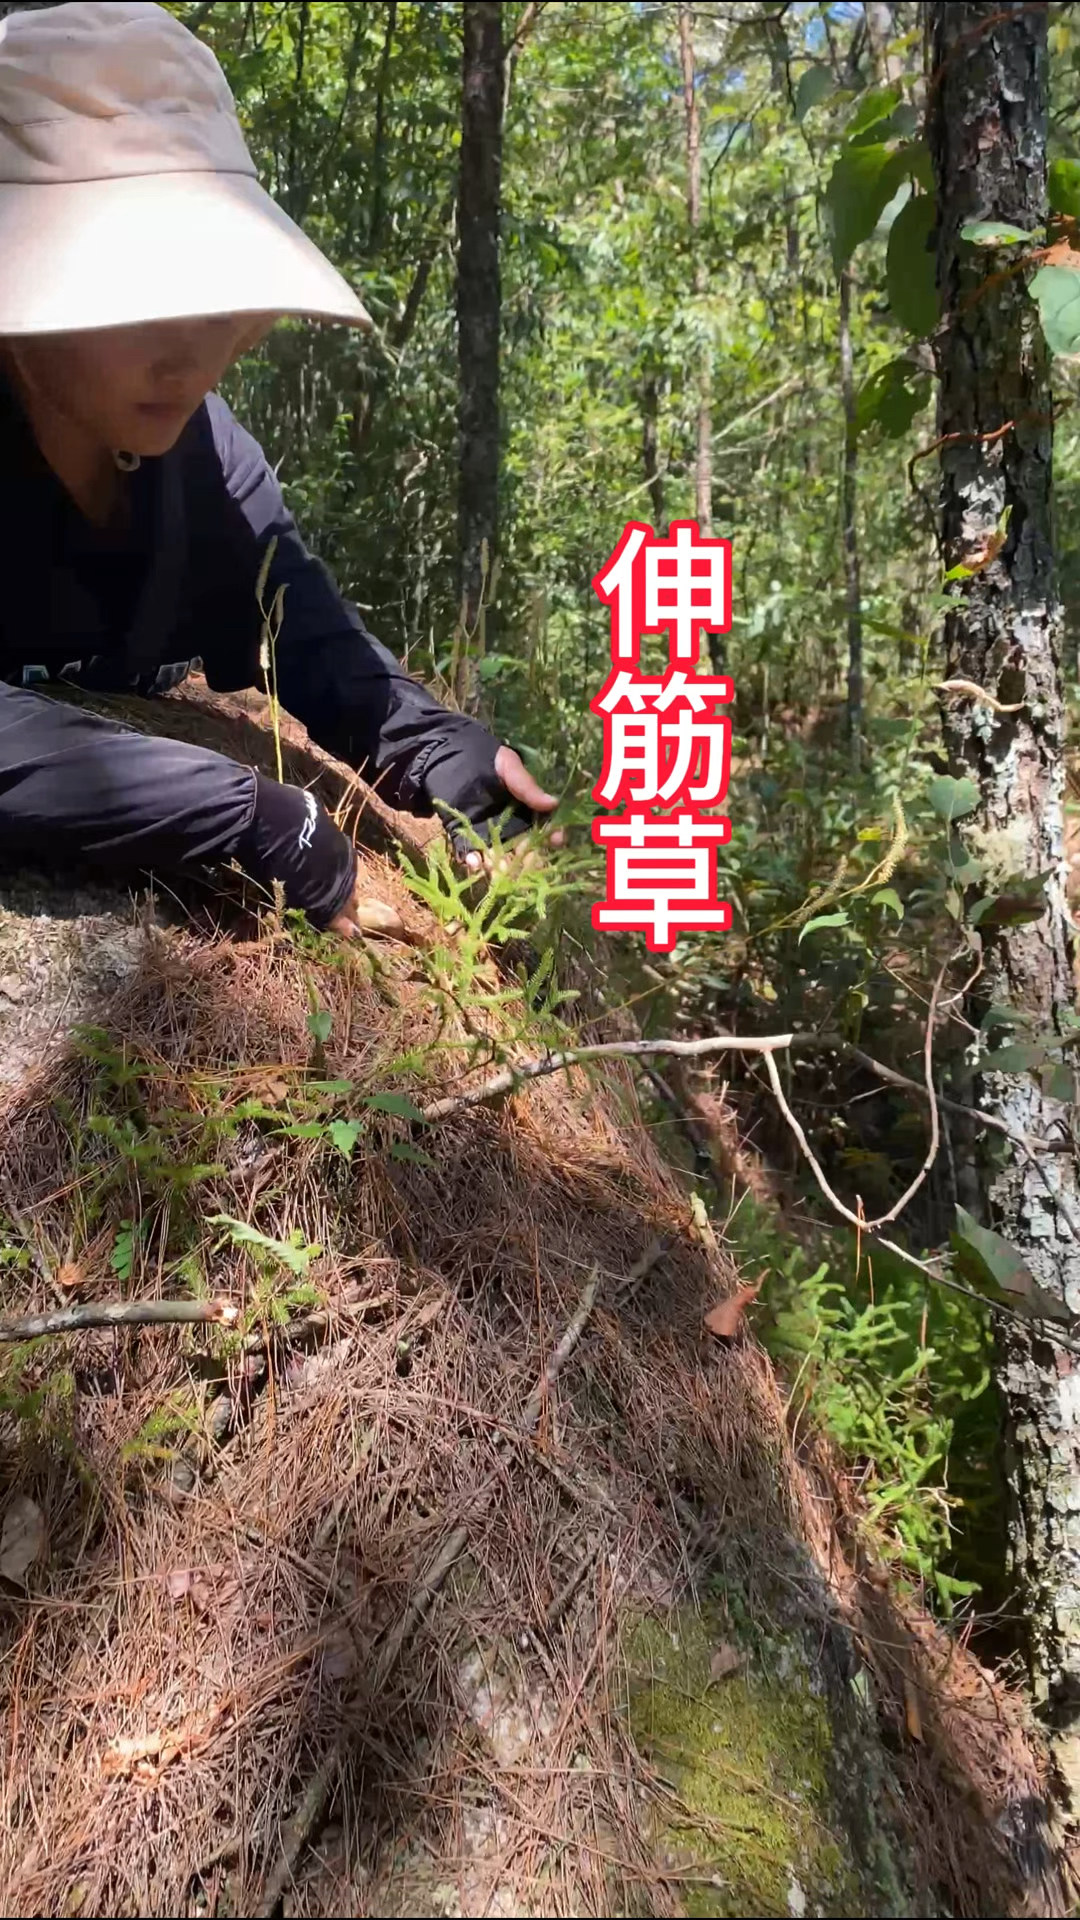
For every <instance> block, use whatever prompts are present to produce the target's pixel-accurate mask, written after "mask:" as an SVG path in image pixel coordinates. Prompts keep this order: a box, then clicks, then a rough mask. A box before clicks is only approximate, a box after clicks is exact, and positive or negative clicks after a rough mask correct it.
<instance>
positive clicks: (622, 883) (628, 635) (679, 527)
mask: <svg viewBox="0 0 1080 1920" xmlns="http://www.w3.org/2000/svg"><path fill="white" fill-rule="evenodd" d="M593 588H594V590H595V592H596V593H597V595H598V597H599V598H600V599H601V600H602V601H603V602H604V604H605V605H606V606H607V607H608V609H609V613H610V619H611V642H610V645H611V662H612V672H611V673H610V674H609V676H608V678H607V680H606V681H605V684H604V686H603V687H602V689H601V691H600V693H599V694H597V696H596V698H595V699H594V700H593V701H592V702H591V708H592V711H593V712H594V713H596V714H599V715H600V717H601V718H602V720H603V722H604V759H603V768H602V771H601V775H600V778H599V780H598V781H597V783H596V785H595V787H594V788H593V798H594V799H595V800H597V801H598V802H599V803H600V804H601V805H602V806H604V807H608V808H610V807H622V808H624V809H625V811H624V812H623V814H622V815H620V816H618V817H615V818H606V819H605V818H599V819H597V820H596V821H594V823H593V838H594V840H595V841H596V842H597V844H598V845H603V846H605V847H606V849H607V893H606V896H605V898H604V900H603V901H601V902H600V903H598V904H597V905H596V906H594V908H593V913H592V918H593V925H594V927H596V928H597V929H600V928H604V929H618V930H626V931H633V930H640V931H643V932H644V933H645V935H646V941H647V944H648V945H649V947H650V948H652V949H653V951H656V952H665V951H670V949H671V948H672V947H673V946H674V945H675V942H676V940H677V938H678V935H679V933H680V932H681V931H684V930H691V929H710V930H713V931H724V930H726V929H727V928H728V927H729V926H730V924H731V909H730V907H729V906H728V905H727V904H726V903H725V902H722V901H719V902H718V901H717V899H716V854H717V848H718V846H722V845H724V844H725V843H726V842H727V841H728V840H729V839H730V834H731V828H730V823H729V822H728V821H727V820H726V819H724V818H722V817H721V816H718V815H717V814H716V813H715V812H714V811H710V810H713V809H715V808H717V807H719V806H720V805H721V804H722V802H723V800H724V798H725V796H726V794H727V787H728V777H729V773H730V764H731V722H730V720H729V719H728V718H727V716H726V715H724V714H721V713H719V712H718V711H717V709H718V708H719V707H721V706H723V705H725V704H726V703H727V702H729V701H730V700H731V699H732V698H733V696H734V688H733V686H732V684H731V681H730V680H729V679H728V678H727V677H726V676H725V675H711V676H706V675H698V674H695V673H692V672H687V667H688V666H689V667H693V666H695V665H696V663H697V660H698V656H699V653H700V649H701V636H702V634H703V633H717V632H721V633H722V632H726V631H727V629H728V628H729V627H730V625H731V547H730V544H729V542H728V541H726V540H713V539H705V538H703V537H702V536H701V535H700V533H699V531H698V527H697V524H696V522H694V521H692V520H682V521H676V522H675V523H674V524H673V526H672V527H671V529H670V532H669V533H668V536H667V537H666V539H663V540H659V539H657V537H656V535H655V534H654V533H653V531H652V528H651V527H647V526H643V525H642V524H641V523H640V522H638V521H630V522H629V523H628V525H627V526H626V527H624V529H623V532H622V536H621V538H620V540H619V543H618V545H617V546H616V548H615V551H614V553H613V554H612V555H611V558H610V560H609V561H608V562H607V564H606V566H605V567H604V568H603V569H602V570H601V571H600V572H599V573H598V574H597V575H596V576H595V578H594V580H593ZM664 634H666V635H667V641H668V664H667V668H666V671H665V672H664V673H663V674H660V675H656V676H649V675H647V674H645V673H643V672H642V671H641V670H640V659H641V643H642V638H643V637H646V638H648V637H653V638H654V639H655V638H657V637H660V636H663V635H664Z"/></svg>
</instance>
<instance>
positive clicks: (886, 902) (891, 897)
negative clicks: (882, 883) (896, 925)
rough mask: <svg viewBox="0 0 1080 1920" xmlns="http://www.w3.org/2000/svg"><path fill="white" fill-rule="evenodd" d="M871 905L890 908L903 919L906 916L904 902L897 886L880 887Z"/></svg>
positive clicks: (899, 918)
mask: <svg viewBox="0 0 1080 1920" xmlns="http://www.w3.org/2000/svg"><path fill="white" fill-rule="evenodd" d="M870 905H871V906H872V907H888V908H890V909H891V911H892V912H893V913H895V915H896V917H897V919H898V920H902V919H903V917H904V903H903V901H902V900H901V898H900V895H899V894H898V893H897V891H896V888H895V887H879V888H878V890H877V892H876V893H875V894H874V895H873V897H872V899H871V901H870Z"/></svg>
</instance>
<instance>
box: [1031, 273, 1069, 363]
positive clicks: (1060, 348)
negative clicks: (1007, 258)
mask: <svg viewBox="0 0 1080 1920" xmlns="http://www.w3.org/2000/svg"><path fill="white" fill-rule="evenodd" d="M1031 293H1032V297H1033V298H1034V299H1035V301H1036V302H1037V303H1038V308H1039V318H1040V319H1041V321H1042V327H1043V332H1044V333H1045V335H1046V342H1047V345H1048V346H1049V348H1050V351H1051V352H1052V353H1077V352H1080V273H1078V272H1077V271H1076V270H1075V268H1073V267H1056V266H1055V267H1040V268H1039V270H1038V272H1037V273H1036V274H1035V275H1034V276H1033V278H1032V281H1031Z"/></svg>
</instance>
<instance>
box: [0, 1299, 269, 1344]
mask: <svg viewBox="0 0 1080 1920" xmlns="http://www.w3.org/2000/svg"><path fill="white" fill-rule="evenodd" d="M239 1311H240V1310H239V1308H238V1307H234V1306H233V1305H232V1303H231V1302H230V1301H228V1300H110V1301H100V1302H92V1303H89V1304H87V1305H85V1306H81V1307H58V1308H57V1310H56V1312H55V1313H31V1314H28V1315H27V1317H26V1319H25V1320H8V1321H3V1322H0V1346H11V1345H12V1344H14V1343H15V1342H16V1341H20V1340H39V1339H41V1337H42V1336H43V1335H44V1334H51V1333H82V1332H83V1331H84V1330H85V1329H86V1328H87V1327H165V1326H176V1325H177V1324H180V1325H185V1324H186V1325H191V1324H194V1323H198V1322H200V1321H201V1322H203V1323H205V1322H207V1321H211V1322H214V1323H216V1324H217V1325H219V1326H226V1327H228V1326H232V1325H233V1323H234V1321H235V1320H236V1318H237V1315H238V1313H239Z"/></svg>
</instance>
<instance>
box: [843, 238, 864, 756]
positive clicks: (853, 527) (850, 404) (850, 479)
mask: <svg viewBox="0 0 1080 1920" xmlns="http://www.w3.org/2000/svg"><path fill="white" fill-rule="evenodd" d="M840 397H841V401H842V404H843V412H844V459H843V473H842V484H841V489H840V530H841V541H842V545H843V550H844V602H845V605H846V607H847V654H848V666H847V730H848V740H849V742H850V746H851V760H852V765H853V766H854V767H856V768H858V766H859V762H860V759H861V756H862V726H863V629H862V584H861V579H860V574H859V521H858V510H859V432H858V427H857V426H856V422H855V359H854V355H853V353H852V349H851V272H850V269H849V268H848V267H845V268H844V270H843V272H842V273H841V275H840Z"/></svg>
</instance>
